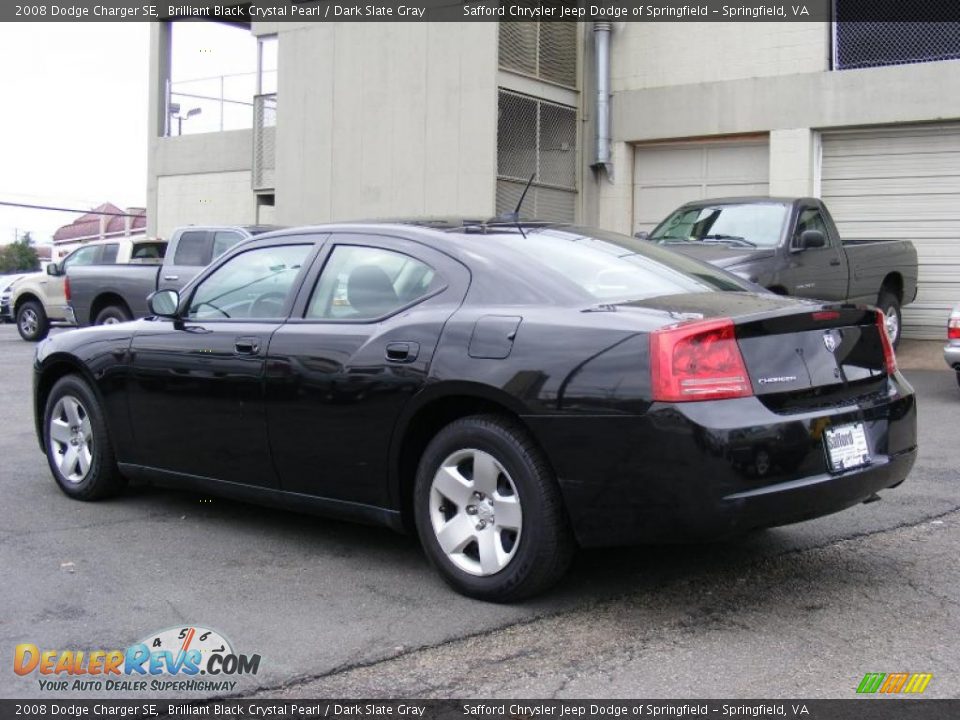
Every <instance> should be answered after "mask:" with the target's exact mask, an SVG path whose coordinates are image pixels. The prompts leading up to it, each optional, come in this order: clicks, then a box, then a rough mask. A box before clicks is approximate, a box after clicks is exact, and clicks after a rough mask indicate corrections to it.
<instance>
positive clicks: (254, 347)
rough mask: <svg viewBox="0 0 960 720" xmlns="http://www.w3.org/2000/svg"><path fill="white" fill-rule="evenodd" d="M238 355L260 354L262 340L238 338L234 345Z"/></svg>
mask: <svg viewBox="0 0 960 720" xmlns="http://www.w3.org/2000/svg"><path fill="white" fill-rule="evenodd" d="M233 349H234V351H235V352H236V353H237V355H256V354H257V353H259V352H260V338H255V337H238V338H237V339H236V340H235V341H234V343H233Z"/></svg>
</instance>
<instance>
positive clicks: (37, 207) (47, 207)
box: [0, 200, 145, 218]
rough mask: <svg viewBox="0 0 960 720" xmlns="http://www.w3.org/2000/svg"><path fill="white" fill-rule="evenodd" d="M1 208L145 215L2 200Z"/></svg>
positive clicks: (108, 214)
mask: <svg viewBox="0 0 960 720" xmlns="http://www.w3.org/2000/svg"><path fill="white" fill-rule="evenodd" d="M0 206H3V207H15V208H26V209H27V210H56V211H58V212H69V213H82V214H84V215H107V216H110V217H130V218H137V217H144V216H145V214H140V215H135V214H133V213H125V212H107V211H105V210H78V209H77V208H65V207H54V206H53V205H30V204H28V203H15V202H9V201H6V200H0Z"/></svg>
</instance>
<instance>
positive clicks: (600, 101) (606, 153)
mask: <svg viewBox="0 0 960 720" xmlns="http://www.w3.org/2000/svg"><path fill="white" fill-rule="evenodd" d="M612 32H613V23H610V22H595V23H594V24H593V39H594V50H595V53H596V62H595V66H596V71H597V77H596V83H597V108H596V119H597V122H596V125H597V138H596V140H597V148H596V156H595V158H594V161H593V167H594V169H596V170H604V171H605V172H606V174H607V178H608V179H612V178H613V163H612V162H611V159H610V35H611V33H612Z"/></svg>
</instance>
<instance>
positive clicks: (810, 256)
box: [783, 205, 847, 300]
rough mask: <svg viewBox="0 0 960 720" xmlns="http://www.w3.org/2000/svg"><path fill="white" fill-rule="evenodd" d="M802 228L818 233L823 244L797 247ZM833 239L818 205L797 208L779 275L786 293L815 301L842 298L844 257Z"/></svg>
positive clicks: (844, 269)
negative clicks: (781, 271) (787, 248)
mask: <svg viewBox="0 0 960 720" xmlns="http://www.w3.org/2000/svg"><path fill="white" fill-rule="evenodd" d="M805 230H819V231H820V232H822V233H823V236H824V239H825V241H826V242H825V245H824V246H823V247H821V248H817V247H808V248H803V247H801V245H800V236H801V235H802V234H803V232H804V231H805ZM835 240H836V238H835V236H834V234H833V233H831V232H830V231H829V230H828V228H827V224H826V222H825V221H824V218H823V213H822V212H821V211H820V208H818V207H817V206H816V205H808V206H802V207H800V208H799V210H798V211H797V222H796V224H795V226H794V232H793V234H792V235H791V238H790V252H789V260H788V265H787V270H786V272H785V273H784V278H783V282H784V284H785V285H786V287H787V292H789V294H791V295H797V296H799V297H807V298H815V299H818V300H845V299H846V295H847V260H846V255H845V254H844V252H843V248H841V247H839V246H838V244H837V243H836V242H835Z"/></svg>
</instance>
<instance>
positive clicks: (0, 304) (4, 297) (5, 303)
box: [0, 275, 23, 323]
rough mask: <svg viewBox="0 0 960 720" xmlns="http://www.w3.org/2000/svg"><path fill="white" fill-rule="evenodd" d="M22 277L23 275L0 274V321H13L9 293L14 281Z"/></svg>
mask: <svg viewBox="0 0 960 720" xmlns="http://www.w3.org/2000/svg"><path fill="white" fill-rule="evenodd" d="M22 277H23V275H0V323H5V322H13V309H12V308H11V307H10V295H11V292H12V290H13V285H14V283H15V282H17V280H19V279H20V278H22Z"/></svg>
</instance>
